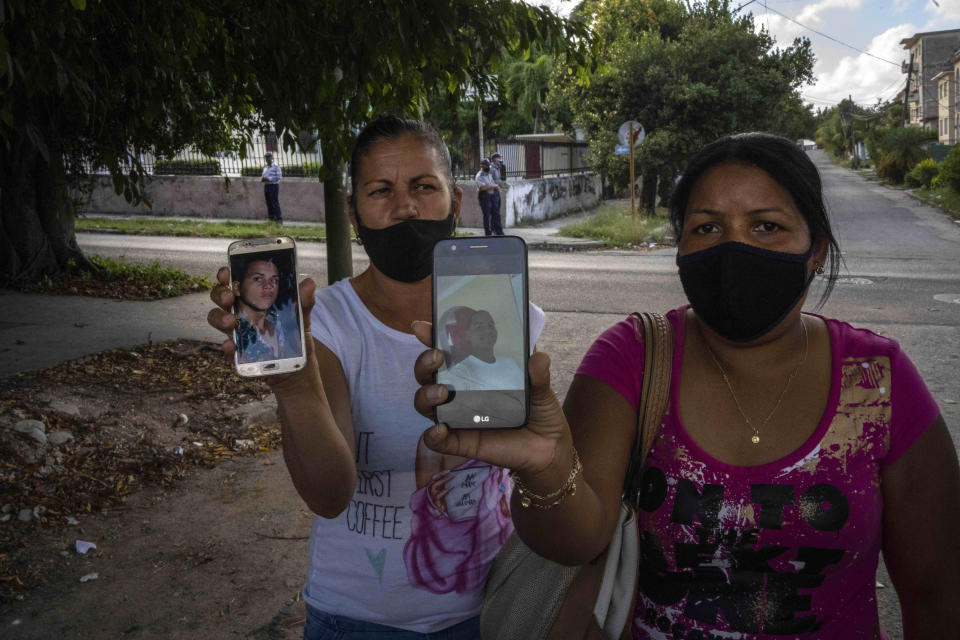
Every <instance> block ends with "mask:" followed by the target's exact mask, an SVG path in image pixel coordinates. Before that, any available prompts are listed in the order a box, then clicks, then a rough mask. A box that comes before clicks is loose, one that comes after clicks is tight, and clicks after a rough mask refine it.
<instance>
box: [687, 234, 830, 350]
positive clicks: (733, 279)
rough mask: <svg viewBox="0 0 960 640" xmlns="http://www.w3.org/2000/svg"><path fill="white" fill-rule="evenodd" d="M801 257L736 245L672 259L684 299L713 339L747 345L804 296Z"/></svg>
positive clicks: (804, 258) (807, 280)
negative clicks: (718, 338) (678, 271)
mask: <svg viewBox="0 0 960 640" xmlns="http://www.w3.org/2000/svg"><path fill="white" fill-rule="evenodd" d="M811 255H813V246H812V245H811V247H810V250H809V251H807V252H806V253H802V254H797V253H781V252H779V251H770V250H767V249H761V248H759V247H754V246H751V245H748V244H743V243H740V242H724V243H723V244H718V245H717V246H715V247H710V248H709V249H704V250H702V251H697V252H696V253H690V254H687V255H685V256H679V255H678V256H677V266H678V267H680V282H681V283H682V284H683V291H684V293H686V294H687V300H689V301H690V305H691V306H692V307H693V310H694V312H696V314H697V317H698V318H700V319H701V320H703V321H704V322H705V323H706V324H707V326H708V327H710V328H711V329H712V330H713V331H714V332H716V333H717V334H718V335H720V336H723V337H724V338H726V339H728V340H733V341H735V342H749V341H751V340H755V339H757V338H759V337H760V336H762V335H764V334H766V333H767V332H769V331H770V330H771V329H773V328H774V327H776V326H777V325H778V324H780V322H781V321H782V320H783V319H784V318H785V317H786V316H787V314H788V313H790V311H791V310H792V309H793V308H794V307H795V306H796V304H797V302H799V301H800V299H801V298H802V297H803V294H804V293H805V292H806V290H807V287H808V286H809V285H810V281H811V280H813V274H811V275H810V277H809V278H808V277H807V261H808V260H809V259H810V256H811Z"/></svg>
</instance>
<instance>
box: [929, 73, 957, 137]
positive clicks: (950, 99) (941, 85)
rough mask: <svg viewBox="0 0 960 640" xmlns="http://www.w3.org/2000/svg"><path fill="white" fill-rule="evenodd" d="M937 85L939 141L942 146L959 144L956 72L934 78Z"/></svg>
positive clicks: (940, 74)
mask: <svg viewBox="0 0 960 640" xmlns="http://www.w3.org/2000/svg"><path fill="white" fill-rule="evenodd" d="M933 81H934V82H936V83H937V108H938V114H937V140H938V141H939V142H940V143H941V144H951V145H952V144H956V143H957V127H956V122H955V120H956V102H957V99H956V86H957V83H956V82H955V81H954V70H953V69H947V70H946V71H941V72H940V73H938V74H937V75H935V76H933Z"/></svg>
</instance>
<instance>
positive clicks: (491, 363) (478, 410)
mask: <svg viewBox="0 0 960 640" xmlns="http://www.w3.org/2000/svg"><path fill="white" fill-rule="evenodd" d="M433 288H434V309H433V316H434V339H435V344H436V346H437V347H438V348H439V349H441V350H442V351H443V355H444V364H443V365H442V366H441V368H440V369H439V370H438V371H437V374H436V380H437V383H438V384H443V385H446V386H447V388H448V389H449V391H450V392H451V393H450V395H451V396H452V398H451V399H450V401H449V402H447V403H446V404H444V405H442V406H440V407H437V419H438V420H439V421H441V422H445V423H447V424H448V425H449V426H451V427H473V428H512V427H519V426H522V425H523V424H525V423H526V420H527V406H528V395H529V394H528V383H527V357H528V354H529V332H528V329H527V324H528V317H527V304H528V303H527V257H526V246H525V245H524V243H523V241H522V240H520V239H519V238H514V237H510V236H506V237H488V238H479V239H471V238H464V239H455V240H445V241H442V242H440V243H438V244H437V246H436V248H435V249H434V280H433Z"/></svg>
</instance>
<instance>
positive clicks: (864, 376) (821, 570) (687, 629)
mask: <svg viewBox="0 0 960 640" xmlns="http://www.w3.org/2000/svg"><path fill="white" fill-rule="evenodd" d="M685 311H686V308H685V307H684V308H680V309H675V310H673V311H671V312H670V313H669V314H667V317H668V319H669V320H670V322H671V324H672V325H673V327H674V331H675V336H676V339H675V352H674V361H673V379H672V381H671V385H670V387H671V388H670V407H671V408H672V407H675V406H676V402H677V391H678V388H679V380H680V368H681V365H682V355H683V342H684V323H683V318H684V314H685ZM824 320H825V321H826V323H827V326H828V327H829V330H830V343H831V349H832V358H833V365H832V371H833V379H832V382H831V388H830V397H829V400H828V404H827V408H826V410H825V412H824V415H823V417H822V418H821V420H820V424H819V426H818V427H817V429H816V431H814V433H813V435H811V436H810V438H809V439H808V440H807V442H805V443H804V444H803V445H802V446H801V447H800V448H799V449H797V450H796V451H794V452H793V453H791V454H789V455H787V456H785V457H784V458H782V459H780V460H777V461H775V462H771V463H768V464H763V465H759V466H754V467H738V466H732V465H729V464H725V463H723V462H720V461H718V460H716V459H714V458H712V457H711V456H710V455H709V454H708V453H706V452H705V451H703V450H702V449H701V448H700V447H699V446H697V444H696V443H695V442H694V441H693V440H692V439H691V438H690V436H689V435H688V434H687V432H686V430H685V428H684V426H683V425H682V424H681V423H680V420H679V419H678V417H677V414H676V412H675V411H673V410H672V409H671V408H668V410H667V414H666V415H665V416H664V419H663V425H662V429H661V433H660V435H659V437H658V439H657V440H656V442H655V443H654V446H653V449H652V451H651V452H650V457H649V463H648V466H647V470H646V472H645V474H644V478H643V492H642V494H641V497H640V504H639V507H640V509H639V514H640V518H639V522H640V530H641V540H642V547H643V548H642V552H643V557H644V558H645V560H644V562H642V563H641V568H640V595H639V597H638V601H637V609H636V618H635V620H634V629H633V636H634V638H657V639H664V640H707V639H710V638H738V639H740V640H753V639H760V638H781V639H782V638H790V639H793V638H811V639H812V638H817V639H820V640H825V639H837V640H840V639H843V640H853V639H856V638H878V637H880V636H879V633H880V631H879V620H878V613H877V601H876V593H875V574H876V569H877V560H878V557H879V552H880V544H881V528H882V527H881V525H882V518H883V497H882V493H881V488H880V476H881V472H882V471H883V469H884V467H885V466H886V465H888V464H890V463H892V462H893V461H895V460H896V459H897V458H899V457H900V456H901V455H903V453H904V452H905V451H906V450H907V449H909V448H910V446H911V445H912V444H913V442H914V441H915V440H916V439H917V437H919V436H920V434H922V433H923V431H924V430H925V429H926V428H927V427H928V426H929V425H930V424H931V423H932V422H933V421H934V420H935V419H936V417H937V416H938V415H939V413H940V410H939V409H938V407H937V405H936V402H935V400H934V399H933V397H932V396H931V395H930V392H929V391H928V390H927V388H926V385H925V384H924V383H923V380H922V379H921V378H920V375H919V373H917V370H916V368H915V367H914V365H913V363H912V362H910V360H909V359H908V358H907V356H906V355H904V353H903V352H902V351H901V350H900V347H899V346H898V345H897V343H896V342H894V341H893V340H890V339H888V338H883V337H880V336H878V335H876V334H875V333H873V332H871V331H867V330H864V329H855V328H853V327H851V326H850V325H848V324H846V323H843V322H838V321H836V320H831V319H828V318H824ZM577 373H578V374H584V375H588V376H591V377H593V378H596V379H598V380H600V381H601V382H604V383H606V384H608V385H610V386H611V387H613V388H614V389H616V390H617V391H618V392H620V393H621V394H622V395H623V396H624V397H625V398H626V399H627V400H628V401H629V402H630V403H631V404H632V405H633V406H634V407H636V406H637V405H638V400H639V395H640V389H641V382H642V380H641V379H642V377H643V345H642V344H641V343H640V342H639V341H638V340H637V339H636V337H635V332H634V328H633V322H632V321H631V320H630V319H629V318H628V319H626V320H623V321H621V322H619V323H617V324H615V325H614V326H612V327H611V328H609V329H607V331H605V332H604V333H603V334H602V335H601V336H600V337H599V338H597V340H596V342H594V343H593V345H592V346H591V347H590V350H589V351H588V352H587V354H586V356H585V357H584V359H583V362H582V363H581V364H580V367H579V369H578V371H577Z"/></svg>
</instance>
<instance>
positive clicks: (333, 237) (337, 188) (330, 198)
mask: <svg viewBox="0 0 960 640" xmlns="http://www.w3.org/2000/svg"><path fill="white" fill-rule="evenodd" d="M343 171H344V164H343V162H338V163H337V164H336V165H335V169H334V175H333V176H332V177H331V178H330V179H328V180H324V181H323V209H324V217H325V220H326V225H327V284H333V283H334V282H336V281H337V280H342V279H343V278H349V277H350V276H352V275H353V254H352V249H351V245H350V219H349V217H348V216H347V210H346V207H344V189H343Z"/></svg>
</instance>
